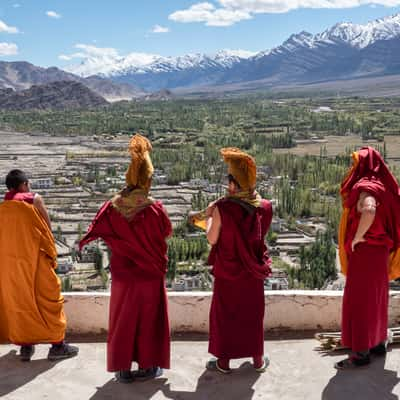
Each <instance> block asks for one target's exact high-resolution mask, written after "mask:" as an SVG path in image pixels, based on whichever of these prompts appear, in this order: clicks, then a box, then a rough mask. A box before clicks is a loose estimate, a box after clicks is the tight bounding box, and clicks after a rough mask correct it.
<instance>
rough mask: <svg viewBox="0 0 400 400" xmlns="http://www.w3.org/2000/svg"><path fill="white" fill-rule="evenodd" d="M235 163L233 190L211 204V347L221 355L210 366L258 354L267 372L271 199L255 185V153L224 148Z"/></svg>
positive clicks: (224, 366) (259, 367)
mask: <svg viewBox="0 0 400 400" xmlns="http://www.w3.org/2000/svg"><path fill="white" fill-rule="evenodd" d="M221 154H222V156H223V158H224V161H225V162H226V163H227V164H228V166H229V170H228V172H229V176H228V179H229V186H228V193H227V195H226V196H225V197H224V198H222V199H220V200H218V201H217V202H214V203H211V204H210V205H209V206H208V208H207V210H206V215H207V216H208V220H207V239H208V241H209V242H210V244H211V245H212V249H211V253H210V256H209V259H208V262H209V264H210V265H212V266H213V268H212V274H213V275H214V278H215V279H214V288H213V297H212V302H211V310H210V339H209V352H210V353H211V354H213V355H214V356H215V357H217V359H212V360H210V361H209V362H208V363H207V365H206V366H207V368H208V369H214V370H217V371H219V372H222V373H229V372H231V369H230V366H229V361H230V360H231V359H235V358H244V357H252V358H253V365H254V368H255V370H256V371H257V372H264V371H265V369H266V367H267V366H268V364H269V359H268V358H267V357H265V356H264V309H265V304H264V280H265V278H266V277H267V276H268V275H269V274H270V272H271V269H270V265H271V259H270V257H269V256H268V251H267V247H266V245H265V235H266V234H267V232H268V229H269V227H270V224H271V219H272V207H271V203H270V202H269V201H267V200H263V199H262V198H261V197H260V196H259V195H258V194H257V192H256V191H255V186H256V164H255V161H254V159H253V157H251V156H249V155H248V154H246V153H245V152H243V151H241V150H239V149H236V148H225V149H222V150H221Z"/></svg>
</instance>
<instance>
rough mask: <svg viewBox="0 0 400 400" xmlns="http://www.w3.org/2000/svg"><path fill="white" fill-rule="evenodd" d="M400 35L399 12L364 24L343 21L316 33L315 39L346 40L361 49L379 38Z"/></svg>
mask: <svg viewBox="0 0 400 400" xmlns="http://www.w3.org/2000/svg"><path fill="white" fill-rule="evenodd" d="M399 36H400V14H395V15H391V16H389V17H385V18H381V19H377V20H375V21H371V22H368V23H367V24H365V25H357V24H351V23H348V22H343V23H340V24H336V25H334V26H333V27H332V28H330V29H328V30H326V31H325V32H323V33H321V34H319V35H316V36H315V41H333V42H335V41H338V40H341V41H343V42H347V43H348V44H350V45H351V46H353V47H356V48H359V49H363V48H365V47H367V46H370V45H371V44H373V43H375V42H377V41H379V40H390V39H394V38H396V37H399Z"/></svg>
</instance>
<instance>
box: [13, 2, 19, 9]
mask: <svg viewBox="0 0 400 400" xmlns="http://www.w3.org/2000/svg"><path fill="white" fill-rule="evenodd" d="M13 7H14V8H20V7H21V4H19V3H15V4H13Z"/></svg>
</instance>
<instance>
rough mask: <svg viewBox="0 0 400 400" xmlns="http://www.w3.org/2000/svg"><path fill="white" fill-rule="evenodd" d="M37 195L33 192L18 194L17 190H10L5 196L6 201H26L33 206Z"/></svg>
mask: <svg viewBox="0 0 400 400" xmlns="http://www.w3.org/2000/svg"><path fill="white" fill-rule="evenodd" d="M34 197H35V193H31V192H17V191H16V190H13V189H12V190H10V191H8V192H7V193H6V194H5V195H4V200H19V201H25V202H26V203H28V204H33V199H34Z"/></svg>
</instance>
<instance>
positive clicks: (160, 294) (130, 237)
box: [80, 135, 172, 383]
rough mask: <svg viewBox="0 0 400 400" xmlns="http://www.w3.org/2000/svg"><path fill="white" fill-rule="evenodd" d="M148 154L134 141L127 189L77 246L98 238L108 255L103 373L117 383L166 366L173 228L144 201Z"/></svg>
mask: <svg viewBox="0 0 400 400" xmlns="http://www.w3.org/2000/svg"><path fill="white" fill-rule="evenodd" d="M151 149H152V146H151V143H150V142H149V141H148V140H147V139H146V138H145V137H143V136H141V135H135V136H133V138H132V139H131V141H130V143H129V152H130V155H131V164H130V166H129V168H128V171H127V173H126V184H127V186H126V188H124V189H123V190H122V191H121V192H120V193H119V194H117V195H116V196H115V197H114V198H113V199H112V200H111V201H107V202H106V203H105V204H104V205H103V206H102V207H101V209H100V211H99V212H98V214H97V216H96V217H95V219H94V221H93V223H92V225H91V226H90V228H89V230H88V233H87V234H86V236H85V237H84V238H83V239H82V241H81V242H80V247H81V248H82V246H84V245H85V244H87V243H88V242H90V241H92V240H95V239H97V238H102V239H103V240H104V241H105V242H106V244H107V245H108V246H109V248H110V249H111V252H112V257H111V276H112V283H111V300H110V318H109V332H108V340H107V369H108V371H110V372H115V377H116V379H117V381H119V382H122V383H129V382H132V381H133V380H134V379H135V380H145V379H150V378H154V377H157V376H160V375H161V374H162V372H163V371H162V369H163V368H169V366H170V332H169V322H168V312H167V296H166V288H165V274H166V271H167V261H168V258H167V243H166V238H167V237H168V236H170V235H171V233H172V227H171V223H170V220H169V218H168V216H167V213H166V211H165V209H164V207H163V205H162V203H161V202H160V201H154V200H153V199H152V198H151V197H150V196H149V190H150V185H151V179H152V175H153V165H152V163H151V159H150V155H149V152H150V151H151ZM133 361H135V362H137V363H138V364H139V369H138V370H136V371H134V372H132V371H131V364H132V362H133Z"/></svg>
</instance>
